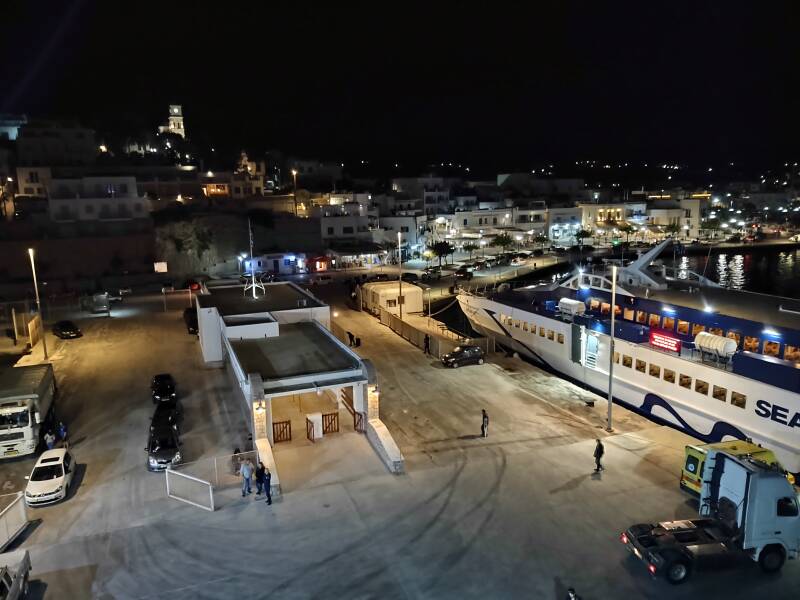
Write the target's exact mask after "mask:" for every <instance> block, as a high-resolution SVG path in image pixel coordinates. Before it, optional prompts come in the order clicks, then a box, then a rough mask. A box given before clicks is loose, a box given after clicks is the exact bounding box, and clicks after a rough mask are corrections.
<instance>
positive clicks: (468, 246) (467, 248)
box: [464, 242, 480, 260]
mask: <svg viewBox="0 0 800 600" xmlns="http://www.w3.org/2000/svg"><path fill="white" fill-rule="evenodd" d="M478 248H480V246H478V244H476V243H474V242H467V243H466V244H464V252H469V259H470V260H472V253H473V252H475V250H477V249H478Z"/></svg>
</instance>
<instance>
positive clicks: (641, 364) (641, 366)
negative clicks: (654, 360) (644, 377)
mask: <svg viewBox="0 0 800 600" xmlns="http://www.w3.org/2000/svg"><path fill="white" fill-rule="evenodd" d="M646 365H647V363H646V362H644V361H643V360H639V359H638V358H637V359H636V370H637V371H639V372H640V373H644V369H645V366H646Z"/></svg>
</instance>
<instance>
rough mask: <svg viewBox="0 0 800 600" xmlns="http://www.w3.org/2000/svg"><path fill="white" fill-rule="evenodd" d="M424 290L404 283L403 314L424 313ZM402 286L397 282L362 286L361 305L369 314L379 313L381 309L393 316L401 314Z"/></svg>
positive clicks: (377, 282)
mask: <svg viewBox="0 0 800 600" xmlns="http://www.w3.org/2000/svg"><path fill="white" fill-rule="evenodd" d="M422 292H423V290H422V288H421V287H417V286H416V285H414V284H413V283H406V282H405V281H404V282H403V312H404V313H419V312H422V307H423V302H422V300H423V298H422ZM399 295H400V285H399V282H397V281H375V282H373V283H365V284H364V285H363V286H361V303H362V306H363V308H364V309H366V310H368V311H369V312H372V313H375V312H378V309H379V308H383V309H384V310H387V311H389V312H390V313H392V314H393V315H396V314H399V313H400V307H399V306H398V304H399V298H398V296H399Z"/></svg>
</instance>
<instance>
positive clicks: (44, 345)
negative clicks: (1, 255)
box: [28, 248, 48, 360]
mask: <svg viewBox="0 0 800 600" xmlns="http://www.w3.org/2000/svg"><path fill="white" fill-rule="evenodd" d="M28 256H30V258H31V271H32V272H33V289H34V291H35V292H36V310H37V311H38V312H39V324H40V325H41V327H42V349H43V350H44V359H45V360H48V356H47V332H46V331H45V328H44V315H43V314H42V305H41V303H40V302H39V282H38V281H37V279H36V263H35V262H34V260H33V248H28Z"/></svg>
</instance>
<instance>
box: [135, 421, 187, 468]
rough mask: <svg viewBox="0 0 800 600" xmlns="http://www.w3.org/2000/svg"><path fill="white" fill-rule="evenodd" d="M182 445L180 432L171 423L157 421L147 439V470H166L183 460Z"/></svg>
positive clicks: (151, 427)
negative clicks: (180, 447)
mask: <svg viewBox="0 0 800 600" xmlns="http://www.w3.org/2000/svg"><path fill="white" fill-rule="evenodd" d="M180 445H181V441H180V438H179V437H178V432H177V431H175V428H174V427H172V426H171V425H170V424H169V423H166V424H165V423H157V424H155V425H151V426H150V436H149V437H148V439H147V447H146V448H145V449H144V450H145V452H147V470H148V471H164V470H165V469H168V468H169V467H170V466H172V465H177V464H178V463H179V462H181V452H180V449H179V446H180Z"/></svg>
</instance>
